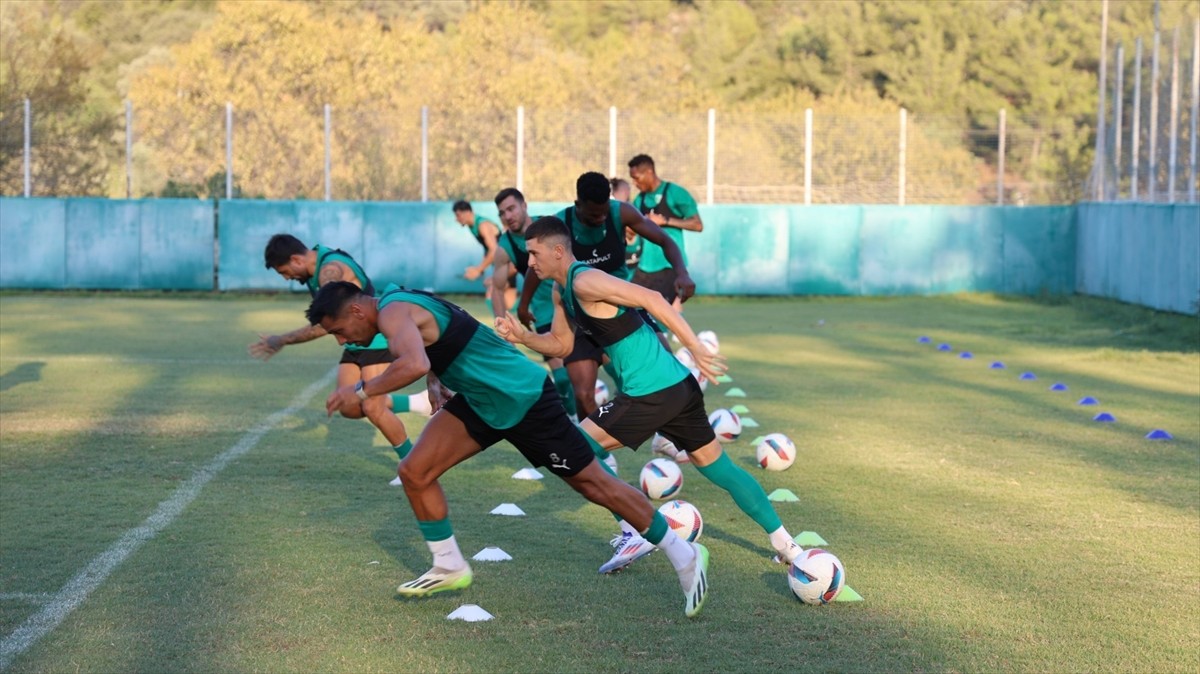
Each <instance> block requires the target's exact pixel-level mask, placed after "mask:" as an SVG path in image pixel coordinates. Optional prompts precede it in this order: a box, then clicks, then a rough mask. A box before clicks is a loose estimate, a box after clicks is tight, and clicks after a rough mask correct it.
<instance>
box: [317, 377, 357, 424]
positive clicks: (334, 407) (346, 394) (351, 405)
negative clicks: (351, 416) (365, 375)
mask: <svg viewBox="0 0 1200 674" xmlns="http://www.w3.org/2000/svg"><path fill="white" fill-rule="evenodd" d="M361 408H362V400H359V398H358V394H357V393H355V392H354V385H353V384H351V385H349V386H342V387H341V388H337V389H334V391H333V393H330V394H329V397H328V398H326V399H325V413H326V414H328V415H329V416H331V417H332V416H333V413H334V412H342V413H345V412H348V411H352V410H357V409H361Z"/></svg>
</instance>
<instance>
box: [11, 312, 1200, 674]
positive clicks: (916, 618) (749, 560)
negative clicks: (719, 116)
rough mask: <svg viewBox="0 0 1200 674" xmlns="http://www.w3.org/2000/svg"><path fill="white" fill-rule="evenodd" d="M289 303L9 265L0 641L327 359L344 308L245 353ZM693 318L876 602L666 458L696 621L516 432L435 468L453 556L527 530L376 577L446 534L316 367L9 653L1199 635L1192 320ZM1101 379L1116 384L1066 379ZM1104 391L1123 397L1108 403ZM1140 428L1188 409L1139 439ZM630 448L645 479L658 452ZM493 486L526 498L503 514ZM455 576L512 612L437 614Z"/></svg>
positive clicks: (281, 664)
mask: <svg viewBox="0 0 1200 674" xmlns="http://www.w3.org/2000/svg"><path fill="white" fill-rule="evenodd" d="M464 304H466V306H467V307H468V308H472V309H473V310H475V311H476V314H477V315H482V303H481V302H479V301H477V300H475V299H469V300H464ZM304 306H305V303H304V301H303V300H302V299H300V298H297V297H290V296H282V297H224V298H221V299H211V298H203V297H191V298H188V297H183V298H181V297H170V296H133V297H128V296H109V295H101V296H57V295H32V296H30V295H12V294H6V295H2V296H0V640H2V641H0V653H2V652H5V651H6V649H8V650H9V651H10V652H11V649H12V647H13V645H14V643H16V640H17V639H18V637H19V636H20V635H21V634H27V633H28V632H22V631H21V630H22V629H24V628H27V627H28V625H29V623H30V621H31V619H34V618H36V617H37V616H38V615H39V611H40V610H42V609H43V607H45V606H47V605H48V604H47V602H53V601H54V600H55V598H59V597H61V595H60V592H61V591H62V590H63V588H64V587H65V586H68V583H69V582H71V581H72V579H73V578H76V577H77V574H79V573H80V571H81V570H82V569H84V568H85V566H86V565H87V564H88V563H89V562H92V561H93V560H95V559H96V557H97V556H98V555H101V554H102V553H104V552H105V551H106V550H110V548H111V546H113V544H114V543H115V542H116V541H118V540H119V539H121V537H122V536H123V535H125V534H126V533H127V532H129V531H130V530H131V529H135V528H136V527H139V526H141V525H142V524H143V522H144V521H145V520H146V518H147V517H148V516H149V515H150V514H151V513H153V512H155V509H156V508H157V507H158V506H159V504H160V503H162V502H163V501H166V500H168V499H170V498H171V497H172V494H175V493H176V492H177V490H179V489H180V488H181V485H186V484H188V480H190V479H192V478H193V476H194V475H195V474H196V473H197V471H198V470H200V469H201V468H203V467H204V466H205V465H206V464H208V463H209V462H210V461H211V460H212V459H213V457H216V456H218V455H220V454H221V453H222V452H224V451H225V450H227V449H228V448H230V447H233V446H235V445H237V444H238V443H239V441H244V438H245V437H246V435H247V433H248V432H250V431H251V430H252V429H254V428H255V427H256V425H258V424H260V423H262V422H263V420H264V419H266V418H268V417H269V415H271V414H272V413H275V412H277V411H279V410H281V409H283V408H286V407H287V406H288V405H289V403H290V402H291V401H292V400H293V399H294V398H295V396H296V394H297V393H298V392H300V391H301V390H303V389H305V387H307V386H309V385H310V384H312V383H313V382H315V381H318V380H319V379H320V378H321V377H322V376H324V375H325V374H326V373H327V372H328V371H329V369H330V368H331V367H332V366H333V364H334V363H335V362H336V360H337V357H338V353H339V351H338V348H337V347H336V345H335V344H334V343H333V341H332V340H322V341H321V342H318V343H314V344H310V345H302V346H296V347H289V348H287V349H286V350H285V351H284V352H283V353H282V354H280V355H279V356H277V357H276V358H275V359H274V360H272V361H271V362H269V363H265V364H263V363H257V362H254V361H251V360H250V359H249V358H248V357H247V356H245V351H244V349H245V346H246V344H247V343H249V342H250V341H251V340H252V339H253V338H254V336H255V334H256V332H257V331H260V330H263V331H266V330H270V331H277V330H284V329H288V328H292V327H298V326H299V325H300V324H301V321H302V316H301V313H300V312H301V310H302V309H303V308H304ZM686 317H687V318H688V319H689V321H691V323H692V325H693V326H694V327H695V328H696V329H705V328H709V329H713V330H715V331H716V332H717V333H718V335H719V336H720V338H721V347H722V351H723V352H724V353H725V354H727V356H728V357H729V363H730V374H731V375H732V377H733V379H734V382H733V384H732V386H737V387H740V388H742V389H744V390H745V391H746V392H747V394H748V397H747V398H745V399H733V398H726V397H724V396H723V392H724V389H723V388H716V389H712V388H710V391H709V393H708V397H709V408H710V410H711V409H713V408H716V407H721V406H726V407H727V406H731V405H733V404H736V403H742V404H744V405H746V406H747V407H748V408H749V409H750V412H749V414H748V416H750V417H752V418H753V419H755V420H756V421H758V422H759V423H760V424H761V427H759V428H757V429H755V428H750V429H746V431H745V432H744V434H743V436H742V439H741V441H739V442H737V443H733V444H731V445H729V446H728V447H727V450H728V451H729V452H730V454H731V455H732V456H733V458H734V460H735V461H736V462H738V463H740V464H741V465H743V466H746V467H748V469H750V470H752V471H753V473H754V474H755V475H756V476H757V477H758V478H759V479H760V481H761V482H762V484H763V486H764V488H766V489H767V491H768V492H770V491H772V490H774V489H776V488H780V487H782V488H787V489H790V490H792V491H793V492H795V493H796V494H797V495H798V496H799V497H800V502H799V503H781V504H777V508H778V510H779V512H780V514H781V516H782V518H783V520H784V523H785V524H786V525H787V526H788V527H789V529H791V530H793V531H794V532H800V531H802V530H813V531H816V532H818V533H819V534H820V535H821V536H823V537H824V538H825V539H826V540H827V541H828V542H829V545H828V546H826V547H827V548H828V549H829V550H830V551H832V552H834V553H835V554H837V555H838V556H839V557H840V558H841V559H842V561H843V562H844V563H845V565H846V569H847V576H848V581H849V584H850V585H851V586H852V587H853V588H854V589H855V590H857V591H858V592H860V593H861V594H862V595H863V596H865V598H866V601H864V602H862V603H853V604H835V605H832V606H827V607H823V608H814V607H809V606H804V605H802V604H800V603H799V602H797V601H796V600H795V599H793V598H792V597H791V596H790V594H789V592H788V589H787V583H786V579H785V577H784V574H783V571H782V570H781V569H780V568H779V567H775V566H773V565H772V564H771V563H770V561H769V556H770V553H771V551H770V550H769V549H768V545H767V543H766V537H765V535H764V534H763V533H762V532H761V531H759V530H758V529H757V527H756V526H755V525H754V524H753V523H752V522H751V521H750V520H749V519H748V518H747V517H745V516H744V515H743V514H742V513H741V512H740V511H738V510H737V509H736V507H735V506H733V504H732V503H731V502H730V500H729V499H728V498H727V497H726V496H725V495H724V493H723V492H720V491H719V490H718V489H716V488H715V487H714V486H712V485H711V484H709V483H708V482H707V481H705V480H704V479H703V478H701V477H700V476H699V474H698V473H697V472H696V471H695V469H693V468H690V467H685V468H684V486H683V490H682V494H681V497H682V498H684V499H687V500H689V501H691V502H692V503H694V504H695V505H697V506H698V507H699V509H700V510H701V512H702V513H703V515H704V517H705V533H704V542H705V543H707V544H708V546H709V548H710V550H711V551H712V555H713V565H712V567H711V570H710V574H711V584H712V592H711V596H710V598H709V601H708V604H706V606H705V609H704V612H703V614H702V615H701V616H700V617H699V618H698V619H696V620H687V619H686V618H684V617H683V610H682V609H683V606H682V604H683V597H682V593H680V591H679V588H678V583H677V581H676V580H675V576H674V574H673V573H672V572H671V570H670V566H669V564H667V562H666V560H665V559H663V558H662V557H661V555H659V554H656V555H651V556H650V557H647V558H645V559H644V560H641V561H640V562H638V563H637V564H635V565H634V566H633V567H632V568H631V569H629V570H627V571H626V572H624V573H621V574H618V575H616V576H612V577H607V576H599V575H598V574H597V573H596V568H597V567H598V566H599V565H600V563H601V562H603V561H604V560H606V559H607V558H608V555H609V554H610V548H609V547H608V545H607V541H608V539H609V537H610V536H611V535H612V534H613V532H614V524H613V522H612V519H611V517H609V516H608V515H607V514H606V513H604V512H603V511H601V510H600V509H599V508H597V507H595V506H591V505H588V504H586V503H585V502H584V501H583V500H582V499H580V498H579V497H578V496H576V495H575V494H574V493H573V492H572V491H570V490H569V489H568V488H567V487H566V486H565V485H563V484H562V483H560V482H558V481H557V480H555V479H553V478H552V477H550V478H548V479H546V480H543V481H540V482H526V481H517V480H512V479H511V478H510V476H511V474H512V473H513V472H515V471H516V470H518V469H520V468H522V467H524V466H525V463H524V461H523V460H522V459H521V457H520V455H519V454H518V453H517V452H516V451H515V450H513V449H512V448H511V447H508V446H498V447H495V448H493V449H490V450H488V451H486V452H484V453H483V454H482V455H480V456H478V457H476V458H474V459H472V460H470V461H468V462H467V463H465V464H463V465H461V466H459V467H457V468H455V469H454V470H452V471H451V472H450V473H449V474H448V475H447V476H446V477H445V478H444V480H443V484H444V486H445V488H446V491H447V493H448V495H449V498H450V502H451V518H452V521H453V522H454V525H455V529H456V534H457V537H458V539H459V541H460V544H461V545H462V548H463V551H464V553H465V554H467V555H468V556H470V555H472V554H474V553H475V552H477V551H478V550H480V549H481V548H483V547H485V546H489V545H494V546H499V547H501V548H503V549H504V550H506V551H508V552H509V553H510V554H511V555H512V556H513V557H514V560H513V561H511V562H506V563H483V562H477V563H475V564H474V567H475V576H476V579H475V584H474V585H473V586H472V587H471V588H469V589H468V590H466V591H464V592H461V593H451V594H448V595H439V596H436V597H433V598H430V599H426V600H401V599H399V598H397V597H396V595H395V594H394V592H393V590H394V588H395V586H396V585H397V584H398V583H399V582H400V581H402V580H406V579H408V578H411V577H413V576H415V575H416V574H419V573H421V572H422V571H424V570H425V568H426V567H427V565H428V561H429V557H428V551H427V550H426V548H425V545H424V543H423V542H422V540H421V538H420V535H419V533H418V531H417V528H416V524H415V521H414V519H413V516H412V513H411V511H410V510H409V508H408V505H407V503H406V501H405V500H404V496H403V494H402V493H401V492H400V491H399V490H397V489H394V488H391V487H388V486H387V481H388V480H389V479H390V478H391V477H392V475H393V474H394V469H395V457H394V455H393V454H392V452H391V450H390V449H389V448H387V447H386V446H384V444H383V442H382V440H381V439H380V438H377V437H376V434H375V433H374V429H372V428H371V427H370V426H369V425H368V424H366V423H365V422H350V421H346V420H342V419H334V420H332V421H328V420H326V418H325V414H324V411H323V400H324V396H325V391H324V390H322V392H321V393H318V394H317V395H316V396H315V397H313V398H312V399H311V400H309V401H308V402H307V404H305V405H304V406H303V407H302V408H301V409H300V410H299V411H298V412H297V413H296V414H295V415H292V416H289V417H287V418H285V419H283V420H282V421H280V422H279V424H278V425H277V426H276V427H275V428H274V430H271V431H270V432H267V433H266V434H264V435H262V436H261V439H260V440H259V441H258V442H257V444H255V445H254V446H253V447H252V448H251V449H250V450H249V451H248V452H247V453H246V454H245V455H244V456H241V457H240V458H237V459H236V460H234V461H233V462H231V463H230V464H229V465H228V466H226V467H225V468H224V469H223V471H221V472H220V473H219V474H217V475H216V476H215V477H214V478H213V479H212V480H211V481H209V482H208V483H207V484H205V485H204V486H203V489H202V490H200V491H199V492H198V494H197V495H196V498H195V500H194V501H191V502H190V504H189V505H188V506H187V507H186V508H185V509H184V510H183V511H182V513H181V514H180V515H179V516H178V517H177V518H176V519H173V520H171V521H170V522H169V523H167V524H166V526H164V527H162V528H161V529H160V530H158V531H157V532H156V533H155V534H154V535H153V536H151V537H148V538H147V540H145V542H144V543H143V544H142V545H141V546H140V547H138V548H137V549H136V550H135V551H134V552H133V553H132V554H130V555H129V557H128V558H127V559H125V560H124V561H123V563H121V564H120V565H118V566H116V568H115V570H114V571H113V572H112V573H111V575H109V576H107V577H106V578H105V579H104V580H103V582H100V583H99V584H98V585H97V586H96V587H95V590H94V591H92V592H91V593H90V594H89V595H88V596H87V597H86V599H84V600H83V601H82V603H80V604H79V605H78V607H77V608H75V609H74V610H73V611H71V612H70V613H69V614H66V616H65V618H64V619H63V620H62V622H61V624H57V626H55V627H54V628H53V629H50V630H47V631H46V633H45V635H44V636H42V637H41V638H40V639H37V640H36V641H30V642H29V643H24V642H22V650H21V652H19V653H17V654H15V655H13V657H12V658H11V663H10V667H9V669H10V670H11V671H13V672H62V671H90V672H114V671H170V672H191V671H196V672H215V671H222V672H225V671H298V672H313V671H322V672H324V671H381V672H383V671H386V672H397V671H400V672H410V671H411V672H448V671H453V672H471V671H478V672H496V671H521V672H543V671H545V672H550V671H554V672H560V671H572V672H624V671H647V672H654V671H697V670H700V671H748V672H760V671H901V670H905V671H912V670H924V671H929V670H934V671H1120V672H1134V671H1138V672H1142V671H1186V672H1194V671H1196V670H1197V669H1198V668H1200V649H1197V646H1196V644H1197V643H1200V354H1198V352H1200V334H1198V323H1197V320H1196V319H1195V318H1194V317H1181V316H1174V315H1164V314H1157V313H1154V312H1150V311H1148V310H1143V309H1138V308H1133V307H1128V306H1124V305H1119V304H1115V303H1111V302H1104V301H1096V300H1088V299H1078V298H1077V299H1072V300H1069V301H1063V302H1054V303H1045V302H1036V301H1031V300H1025V299H1011V298H996V297H990V296H967V297H948V298H936V299H931V298H899V299H837V300H833V299H819V300H802V299H787V300H784V299H761V300H758V299H755V300H747V299H737V300H732V299H702V300H698V301H696V302H692V303H689V304H688V307H687V312H686ZM920 335H928V336H930V337H932V338H933V340H934V344H933V345H920V344H918V343H917V342H916V338H917V337H918V336H920ZM940 342H945V343H949V344H950V345H951V346H952V347H953V349H954V352H953V353H944V352H938V351H936V349H935V348H934V345H936V344H937V343H940ZM963 350H968V351H971V352H973V354H974V355H975V358H974V359H971V360H966V359H962V358H960V357H958V356H959V352H961V351H963ZM996 360H999V361H1003V362H1004V363H1005V364H1006V365H1007V369H1005V370H993V369H990V368H989V367H988V365H989V364H990V363H991V362H992V361H996ZM1024 371H1031V372H1034V373H1035V374H1036V375H1037V377H1038V379H1037V380H1036V381H1022V380H1019V379H1018V376H1017V375H1018V374H1019V373H1021V372H1024ZM1055 382H1063V383H1065V384H1067V385H1068V386H1069V390H1068V391H1066V392H1052V391H1050V390H1048V389H1049V386H1050V385H1051V384H1052V383H1055ZM1085 395H1090V396H1094V397H1096V398H1098V399H1099V400H1100V403H1101V404H1100V405H1099V406H1098V407H1081V406H1078V405H1076V404H1075V402H1076V401H1077V400H1078V399H1079V398H1081V397H1083V396H1085ZM1100 411H1107V412H1110V413H1112V414H1113V415H1114V416H1115V417H1116V418H1117V423H1115V424H1102V423H1096V422H1093V421H1091V418H1092V416H1093V415H1095V414H1096V413H1098V412H1100ZM404 419H405V421H406V423H408V425H409V429H410V432H412V433H413V434H415V433H417V432H419V430H420V428H421V426H422V421H421V420H420V419H419V418H416V417H411V416H406V417H404ZM1155 428H1162V429H1166V430H1168V431H1169V432H1171V433H1172V434H1173V435H1174V440H1171V441H1168V442H1155V441H1150V440H1145V439H1144V438H1143V436H1144V435H1145V434H1146V433H1147V432H1148V431H1150V430H1151V429H1155ZM774 431H779V432H784V433H787V434H788V435H789V436H790V437H792V438H793V439H794V440H795V442H796V445H797V447H798V448H799V457H798V459H797V461H796V465H795V466H793V467H792V468H791V469H790V470H788V471H786V472H782V473H767V472H763V471H760V470H758V469H757V468H756V467H754V465H753V452H754V450H753V447H752V446H751V445H750V442H749V440H750V439H751V438H752V437H754V436H755V435H759V434H765V433H768V432H774ZM617 457H618V460H619V461H620V472H621V476H622V477H623V478H626V479H628V480H634V479H636V475H637V471H638V470H639V468H640V466H641V465H642V463H644V462H645V461H647V460H649V458H651V457H650V453H649V448H648V447H647V448H643V450H642V451H640V452H639V453H637V454H633V453H631V452H628V451H622V452H619V453H618V454H617ZM502 502H511V503H516V504H517V505H519V506H520V507H521V508H522V509H523V510H525V512H526V513H527V516H526V517H523V518H508V517H499V516H493V515H489V514H488V511H490V510H491V509H492V508H493V507H495V506H496V505H498V504H499V503H502ZM466 603H473V604H478V605H480V606H482V607H483V608H485V609H486V610H488V611H489V612H491V613H492V614H494V615H495V620H493V621H491V622H486V623H463V622H458V621H454V622H451V621H447V620H446V619H445V616H446V615H447V614H448V613H450V612H451V611H452V610H454V609H455V608H457V607H458V606H460V605H462V604H466ZM14 635H17V636H14ZM25 646H27V648H25Z"/></svg>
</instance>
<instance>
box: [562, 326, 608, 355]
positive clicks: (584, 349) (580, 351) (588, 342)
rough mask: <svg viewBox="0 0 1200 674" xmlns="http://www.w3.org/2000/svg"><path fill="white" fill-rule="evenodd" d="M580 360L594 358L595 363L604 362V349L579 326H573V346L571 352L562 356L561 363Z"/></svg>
mask: <svg viewBox="0 0 1200 674" xmlns="http://www.w3.org/2000/svg"><path fill="white" fill-rule="evenodd" d="M580 360H594V361H596V362H597V363H603V362H604V349H602V348H600V345H599V344H597V343H596V342H595V341H593V340H592V338H591V337H588V336H587V335H586V334H585V333H584V332H583V330H580V329H579V326H575V348H574V349H572V350H571V353H569V354H567V357H566V358H563V363H566V364H569V363H574V362H576V361H580Z"/></svg>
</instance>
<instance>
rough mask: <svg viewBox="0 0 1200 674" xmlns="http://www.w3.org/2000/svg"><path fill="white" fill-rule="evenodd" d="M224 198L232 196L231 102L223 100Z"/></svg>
mask: <svg viewBox="0 0 1200 674" xmlns="http://www.w3.org/2000/svg"><path fill="white" fill-rule="evenodd" d="M225 198H226V199H232V198H233V103H230V102H228V101H226V102H225Z"/></svg>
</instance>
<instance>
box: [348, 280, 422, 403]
mask: <svg viewBox="0 0 1200 674" xmlns="http://www.w3.org/2000/svg"><path fill="white" fill-rule="evenodd" d="M418 311H425V310H424V309H419V308H416V307H410V306H408V305H405V304H403V303H399V302H398V303H396V304H390V305H388V306H386V307H384V308H383V309H382V310H380V312H379V318H378V329H379V332H380V334H382V335H383V336H385V337H387V340H388V350H389V351H391V352H392V356H393V357H395V359H396V360H394V361H392V363H391V364H390V365H388V368H387V369H386V370H384V371H383V372H382V373H380V374H379V375H378V376H375V377H372V378H371V379H368V380H366V381H364V382H362V383H361V386H359V385H351V386H343V387H341V388H339V389H337V390H335V391H334V392H333V393H331V394H330V395H329V398H327V399H326V400H325V411H326V412H328V413H329V415H330V416H333V413H334V412H340V411H343V410H346V409H353V408H354V406H355V405H359V404H361V402H362V401H363V400H365V399H367V398H369V397H371V396H377V395H383V394H385V393H391V392H392V391H396V390H399V389H401V388H404V387H405V386H408V385H409V384H411V383H413V382H414V381H416V380H418V379H420V378H421V377H424V376H425V375H426V374H428V372H429V356H428V355H426V353H425V342H424V340H423V339H422V338H421V331H420V329H419V328H418V327H417V323H416V320H415V319H414V317H413V314H414V313H415V312H418ZM426 314H428V312H426ZM430 320H432V316H430Z"/></svg>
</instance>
